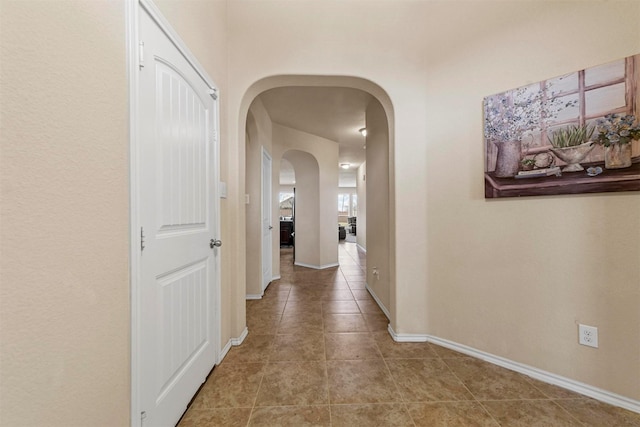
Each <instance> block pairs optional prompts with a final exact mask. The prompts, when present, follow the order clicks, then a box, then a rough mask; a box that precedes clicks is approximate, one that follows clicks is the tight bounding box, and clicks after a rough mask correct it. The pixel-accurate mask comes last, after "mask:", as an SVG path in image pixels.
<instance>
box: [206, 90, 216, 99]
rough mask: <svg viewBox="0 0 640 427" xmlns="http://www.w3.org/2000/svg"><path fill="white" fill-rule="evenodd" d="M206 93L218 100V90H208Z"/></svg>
mask: <svg viewBox="0 0 640 427" xmlns="http://www.w3.org/2000/svg"><path fill="white" fill-rule="evenodd" d="M207 92H209V95H211V97H212V98H213V99H218V89H209V90H208V91H207Z"/></svg>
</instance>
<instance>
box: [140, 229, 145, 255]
mask: <svg viewBox="0 0 640 427" xmlns="http://www.w3.org/2000/svg"><path fill="white" fill-rule="evenodd" d="M142 251H144V227H140V252H142Z"/></svg>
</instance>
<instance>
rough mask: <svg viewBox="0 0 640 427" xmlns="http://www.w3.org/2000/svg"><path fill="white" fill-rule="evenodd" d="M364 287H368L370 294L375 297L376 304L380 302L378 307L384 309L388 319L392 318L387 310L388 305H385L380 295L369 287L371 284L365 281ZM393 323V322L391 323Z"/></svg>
mask: <svg viewBox="0 0 640 427" xmlns="http://www.w3.org/2000/svg"><path fill="white" fill-rule="evenodd" d="M364 287H365V288H366V289H367V291H368V292H369V294H370V295H371V296H372V297H373V299H374V300H375V301H376V304H378V307H380V310H382V312H383V313H384V315H385V316H387V319H391V315H390V314H389V310H387V307H385V306H384V304H383V303H382V301H380V298H378V296H377V295H376V293H375V292H373V289H371V288H370V287H369V284H368V283H367V282H365V283H364ZM389 325H391V324H389Z"/></svg>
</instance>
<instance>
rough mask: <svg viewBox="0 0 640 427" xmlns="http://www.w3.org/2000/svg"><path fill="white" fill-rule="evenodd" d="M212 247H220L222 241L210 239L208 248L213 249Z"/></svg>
mask: <svg viewBox="0 0 640 427" xmlns="http://www.w3.org/2000/svg"><path fill="white" fill-rule="evenodd" d="M214 246H215V247H216V248H219V247H220V246H222V240H216V239H211V241H210V242H209V247H210V248H211V249H213V248H214Z"/></svg>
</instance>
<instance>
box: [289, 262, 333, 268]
mask: <svg viewBox="0 0 640 427" xmlns="http://www.w3.org/2000/svg"><path fill="white" fill-rule="evenodd" d="M294 265H297V266H298V267H307V268H313V269H314V270H324V269H325V268H331V267H338V266H339V265H340V264H338V263H337V262H336V263H332V264H325V265H320V266H318V265H311V264H305V263H303V262H298V261H296V262H295V263H294Z"/></svg>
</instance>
